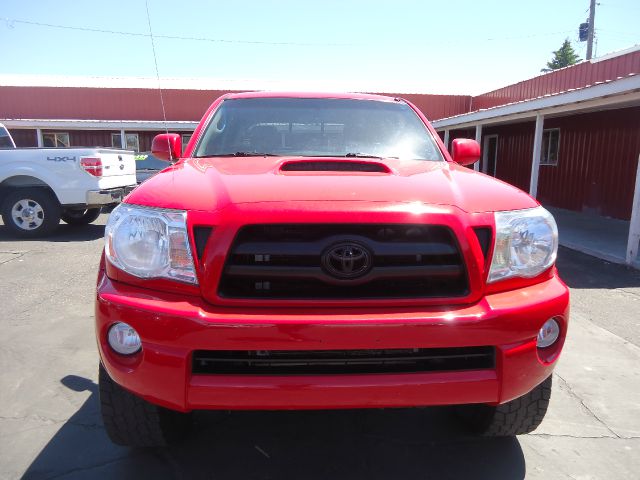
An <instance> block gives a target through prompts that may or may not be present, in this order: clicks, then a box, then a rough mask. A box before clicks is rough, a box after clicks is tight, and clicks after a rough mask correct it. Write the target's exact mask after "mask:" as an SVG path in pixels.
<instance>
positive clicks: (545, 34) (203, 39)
mask: <svg viewBox="0 0 640 480" xmlns="http://www.w3.org/2000/svg"><path fill="white" fill-rule="evenodd" d="M4 21H5V22H6V24H7V26H8V27H9V28H13V24H14V23H18V24H24V25H31V26H36V27H45V28H57V29H62V30H74V31H80V32H91V33H105V34H110V35H124V36H131V37H141V38H149V37H151V35H150V34H149V33H142V32H127V31H122V30H109V29H103V28H93V27H78V26H75V25H61V24H56V23H45V22H36V21H32V20H22V19H12V18H6V17H5V18H4ZM572 32H573V30H563V31H559V32H543V33H534V34H531V35H518V36H512V37H489V38H476V39H475V40H474V41H476V42H499V41H508V40H526V39H529V38H539V37H550V36H553V35H559V34H566V33H572ZM153 38H162V39H166V40H187V41H197V42H213V43H227V44H245V45H276V46H277V45H280V46H295V47H353V46H358V45H357V44H353V43H351V44H348V43H304V42H267V41H261V40H230V39H223V38H210V37H187V36H181V35H158V34H153ZM456 43H457V42H455V41H454V42H447V44H448V45H451V44H456ZM359 46H362V45H359Z"/></svg>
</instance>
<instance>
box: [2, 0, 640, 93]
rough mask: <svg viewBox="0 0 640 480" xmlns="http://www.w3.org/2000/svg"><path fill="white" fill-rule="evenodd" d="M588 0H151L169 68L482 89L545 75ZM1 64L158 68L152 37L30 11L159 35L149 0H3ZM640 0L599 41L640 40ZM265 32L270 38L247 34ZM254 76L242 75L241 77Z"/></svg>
mask: <svg viewBox="0 0 640 480" xmlns="http://www.w3.org/2000/svg"><path fill="white" fill-rule="evenodd" d="M588 6H589V1H588V0H580V1H576V0H570V1H558V0H538V1H536V2H513V1H492V0H485V1H483V2H480V1H456V0H449V1H440V2H432V1H410V0H394V1H393V2H375V1H368V2H364V1H348V0H342V1H334V0H323V1H315V2H308V1H302V0H299V1H251V0H245V1H242V2H240V1H233V0H231V1H224V2H223V1H209V2H203V1H195V0H180V1H167V0H149V10H150V17H151V23H152V27H153V32H154V34H156V35H164V36H175V37H199V38H207V39H211V40H216V39H217V40H224V42H219V41H198V40H180V39H168V38H157V39H156V53H157V59H158V68H159V73H160V76H161V77H166V78H169V77H170V78H176V77H188V78H211V79H216V80H218V81H222V82H223V83H224V84H225V85H227V88H233V86H234V82H237V83H238V84H242V85H243V87H244V88H246V85H248V84H251V85H252V86H253V88H277V87H278V86H279V85H284V86H285V87H286V88H295V89H297V90H317V89H319V88H320V89H321V88H322V87H323V86H327V87H331V88H332V89H336V88H337V89H344V90H363V91H366V90H368V91H386V92H400V93H409V92H425V93H429V92H432V93H460V94H463V93H471V94H474V93H480V92H483V91H487V90H491V89H494V88H498V87H500V86H503V85H506V84H509V83H514V82H517V81H519V80H522V79H525V78H529V77H531V76H534V75H537V74H538V73H539V72H540V69H541V68H542V67H544V66H545V63H546V61H547V60H549V59H550V58H551V52H552V51H553V50H556V49H557V48H558V47H559V46H560V45H561V43H562V41H563V40H564V38H567V37H568V38H569V39H570V40H572V41H573V42H574V47H575V48H576V50H577V51H578V53H579V54H580V55H581V57H582V58H584V55H585V51H586V43H577V29H578V24H579V23H580V22H582V21H584V20H585V19H586V18H587V15H588V13H587V9H588ZM0 19H1V20H0V41H1V42H2V45H3V48H2V50H3V62H2V67H0V74H36V75H89V76H116V77H155V67H154V61H153V55H152V50H151V43H150V39H149V38H148V37H145V36H132V35H117V34H110V33H96V32H87V31H79V30H67V29H60V28H52V27H45V26H37V25H30V24H25V23H21V21H29V22H40V23H48V24H56V25H67V26H72V27H80V28H90V29H102V30H117V31H125V32H132V33H139V34H148V25H147V16H146V8H145V1H144V0H126V1H124V0H110V1H101V2H93V1H84V2H81V1H71V0H56V1H44V0H42V1H25V0H2V5H1V6H0ZM638 19H640V2H638V1H637V0H601V1H600V5H599V6H598V7H597V13H596V31H597V50H596V52H597V54H598V55H603V54H605V53H608V52H611V51H615V50H620V49H624V48H628V47H630V46H633V45H634V44H640V28H638ZM241 42H266V43H241ZM240 80H242V81H243V82H240Z"/></svg>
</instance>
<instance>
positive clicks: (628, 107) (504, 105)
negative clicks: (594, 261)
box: [0, 48, 640, 220]
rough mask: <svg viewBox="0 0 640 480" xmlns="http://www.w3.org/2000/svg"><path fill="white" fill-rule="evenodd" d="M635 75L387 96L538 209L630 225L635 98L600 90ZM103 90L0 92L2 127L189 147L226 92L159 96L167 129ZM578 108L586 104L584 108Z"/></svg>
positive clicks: (593, 66) (142, 99) (152, 95)
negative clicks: (472, 151)
mask: <svg viewBox="0 0 640 480" xmlns="http://www.w3.org/2000/svg"><path fill="white" fill-rule="evenodd" d="M635 74H640V48H635V49H631V50H630V51H627V52H622V53H619V54H615V55H611V56H605V57H602V58H599V59H596V60H592V61H588V62H582V63H580V64H577V65H574V66H571V67H567V68H564V69H561V70H557V71H554V72H551V73H547V74H544V75H540V76H537V77H535V78H532V79H528V80H524V81H522V82H519V83H516V84H514V85H509V86H506V87H504V88H500V89H497V90H494V91H491V92H487V93H483V94H481V95H477V96H470V95H457V96H454V95H427V94H397V93H386V95H390V96H399V97H403V98H406V99H407V100H409V101H411V102H412V103H414V104H415V105H416V106H417V107H418V108H419V109H420V110H421V111H422V112H423V113H424V114H425V115H426V116H427V117H428V118H429V119H431V120H432V121H434V125H435V126H436V128H437V129H438V131H439V133H440V135H441V136H442V137H443V139H444V138H445V137H446V138H447V140H448V142H449V143H450V142H451V140H452V139H454V138H458V137H467V138H477V139H478V140H479V141H480V142H481V146H482V147H483V155H484V158H483V161H482V163H481V166H480V169H482V170H483V171H486V172H487V173H489V174H492V175H495V176H496V177H498V178H500V179H502V180H504V181H507V182H509V183H512V184H514V185H516V186H518V187H520V188H522V189H524V190H531V189H532V187H535V192H533V193H535V194H536V195H537V197H538V198H539V199H540V200H541V201H542V202H543V203H545V204H548V205H551V206H555V207H560V208H565V209H569V210H574V211H580V212H592V213H597V214H600V215H604V216H610V217H615V218H619V219H624V220H628V219H629V218H630V216H631V213H632V212H631V204H632V200H633V193H634V178H635V169H636V167H637V162H638V154H639V153H640V97H639V95H640V94H639V93H638V89H636V88H635V87H634V86H633V85H635V84H632V85H631V86H630V87H628V88H629V89H628V91H622V92H620V91H618V90H619V89H618V90H616V91H615V95H613V96H612V95H611V92H610V91H609V90H610V88H609V87H608V86H607V85H612V86H614V87H615V85H614V84H625V85H626V84H627V83H629V81H631V82H633V81H634V77H633V76H634V75H635ZM639 79H640V76H638V77H635V80H639ZM625 82H626V83H625ZM103 83H104V84H103V85H99V86H93V87H88V86H60V85H58V86H47V85H45V86H16V85H4V86H2V85H0V122H3V123H5V124H6V125H7V127H8V128H9V129H10V131H11V133H12V135H13V137H14V139H15V141H16V144H17V145H18V146H37V145H42V144H43V138H45V139H46V138H48V135H49V136H50V135H51V134H53V133H55V132H58V133H61V132H64V133H67V134H68V137H65V140H68V143H69V145H70V146H107V147H109V146H120V145H116V143H117V142H120V141H121V140H120V139H121V138H125V137H122V135H125V136H134V137H135V141H136V143H134V144H135V145H136V147H137V148H138V149H139V150H140V151H146V150H149V148H150V144H151V140H152V138H153V136H154V135H155V134H157V133H159V132H161V131H163V130H164V128H165V126H166V127H167V128H168V129H169V130H171V131H177V132H179V133H182V134H183V135H184V139H185V140H186V139H187V138H188V136H189V134H190V133H191V131H192V130H193V128H195V125H196V123H197V122H198V121H199V120H200V118H201V116H202V114H203V113H204V112H205V110H206V109H207V107H208V106H209V105H210V103H211V102H212V101H213V100H214V99H215V98H217V97H218V96H220V95H222V94H224V93H227V92H228V90H220V89H218V90H216V89H207V88H191V89H185V88H166V89H164V90H163V101H164V110H165V113H166V119H167V124H166V125H165V122H164V121H163V111H162V104H161V102H160V92H159V90H158V89H157V88H151V87H147V88H131V87H121V86H120V85H119V84H118V82H112V81H110V80H108V79H107V80H105V81H104V82H103ZM205 87H206V85H205ZM607 88H609V90H606V89H607ZM600 90H602V91H603V93H602V95H601V98H603V99H606V98H613V97H615V98H619V99H620V100H619V101H617V103H616V102H613V103H612V102H609V101H607V100H598V98H597V96H596V98H593V95H591V93H592V92H596V91H600ZM576 95H577V96H578V97H579V98H577V97H576ZM580 95H582V97H584V98H582V97H580ZM594 95H595V93H594ZM574 97H576V98H574ZM637 97H638V98H637ZM565 98H566V99H567V101H566V102H564V100H563V99H565ZM585 98H586V100H584V99H585ZM585 101H586V104H589V105H592V106H591V107H590V108H583V107H584V105H585ZM554 102H555V103H554ZM563 102H564V103H563ZM552 104H553V105H552ZM580 105H582V106H580ZM514 112H515V113H514ZM541 112H543V113H544V115H543V117H544V122H543V123H544V127H543V128H544V132H546V133H544V135H547V136H548V137H549V138H550V139H551V141H552V144H553V146H554V149H555V150H554V152H553V161H552V162H546V164H545V163H544V162H542V163H541V165H540V166H539V168H537V169H534V170H536V175H535V182H532V179H533V178H534V177H532V167H533V166H534V165H533V148H534V143H535V138H534V137H535V132H536V116H538V115H540V113H541ZM543 140H544V139H543ZM548 142H549V139H547V144H548ZM547 153H549V152H547Z"/></svg>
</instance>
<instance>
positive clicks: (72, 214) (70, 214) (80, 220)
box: [62, 208, 102, 225]
mask: <svg viewBox="0 0 640 480" xmlns="http://www.w3.org/2000/svg"><path fill="white" fill-rule="evenodd" d="M100 212H102V209H101V208H88V209H84V210H82V209H69V210H65V211H64V212H63V214H62V220H63V221H64V222H65V223H68V224H69V225H88V224H89V223H91V222H93V221H94V220H96V219H97V218H98V217H99V216H100Z"/></svg>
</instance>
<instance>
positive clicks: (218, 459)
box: [0, 215, 640, 479]
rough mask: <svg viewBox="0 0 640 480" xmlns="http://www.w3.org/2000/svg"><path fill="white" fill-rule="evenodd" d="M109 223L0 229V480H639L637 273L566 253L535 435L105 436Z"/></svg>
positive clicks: (290, 430)
mask: <svg viewBox="0 0 640 480" xmlns="http://www.w3.org/2000/svg"><path fill="white" fill-rule="evenodd" d="M105 221H106V215H102V216H101V217H100V219H99V220H98V221H97V222H96V224H95V225H89V226H86V227H70V226H68V225H61V227H60V229H59V230H58V231H57V232H56V233H55V235H54V236H52V237H50V238H47V239H45V240H37V241H16V240H14V239H11V238H10V237H9V236H8V232H7V230H6V228H5V227H4V226H3V225H2V224H1V222H0V365H1V369H0V459H1V460H0V477H2V478H20V477H22V476H24V478H43V479H44V478H47V479H50V478H56V479H57V478H64V479H72V478H122V479H125V478H156V479H163V478H177V479H181V478H189V479H191V478H208V479H226V478H234V479H252V478H264V479H270V478H273V479H283V478H296V479H325V478H332V479H342V478H344V479H347V478H348V479H357V478H367V479H371V478H384V479H403V478H405V479H408V478H425V479H451V478H474V479H521V478H525V477H526V478H532V479H542V478H544V479H549V478H554V479H555V478H570V479H595V478H598V479H600V478H601V479H627V478H628V479H632V478H639V476H640V473H639V472H640V368H639V365H640V272H638V271H633V270H628V269H626V268H624V267H621V266H617V265H612V264H608V263H606V262H603V261H600V260H596V259H594V258H592V257H588V256H585V255H582V254H579V253H576V252H573V251H570V250H566V249H561V251H560V254H559V269H560V271H561V274H562V276H563V278H564V280H565V281H566V282H567V284H569V286H570V287H571V290H572V318H571V325H570V331H569V337H568V340H567V344H566V346H565V350H564V353H563V356H562V358H561V360H560V364H559V366H558V368H557V369H556V374H555V378H554V391H553V395H552V400H551V406H550V410H549V413H548V414H547V417H546V419H545V421H544V423H543V424H542V426H541V427H540V428H539V429H538V430H537V431H536V432H535V433H533V434H530V435H526V436H521V437H517V438H504V439H484V438H476V437H472V436H469V435H467V434H466V433H464V431H463V430H462V429H461V427H460V426H459V425H458V424H457V423H456V421H455V419H454V418H453V417H452V416H451V415H450V414H449V413H450V412H449V410H448V409H446V408H429V409H409V410H366V411H365V410H358V411H330V412H326V411H320V412H268V413H264V412H241V413H211V412H202V413H198V414H197V415H196V426H195V429H194V432H193V434H192V435H191V437H190V438H189V439H188V440H187V441H185V442H184V443H183V444H181V445H179V446H175V447H172V448H169V449H154V450H136V449H128V448H122V447H117V446H115V445H113V444H111V443H110V441H109V440H108V438H107V436H106V434H105V432H104V430H103V427H102V424H101V420H100V415H99V408H98V393H97V385H96V382H97V373H98V371H97V362H98V356H97V351H96V347H95V341H94V337H93V294H94V288H95V285H94V284H95V276H96V271H97V265H98V260H99V256H100V251H101V249H102V235H103V231H104V223H105Z"/></svg>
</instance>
